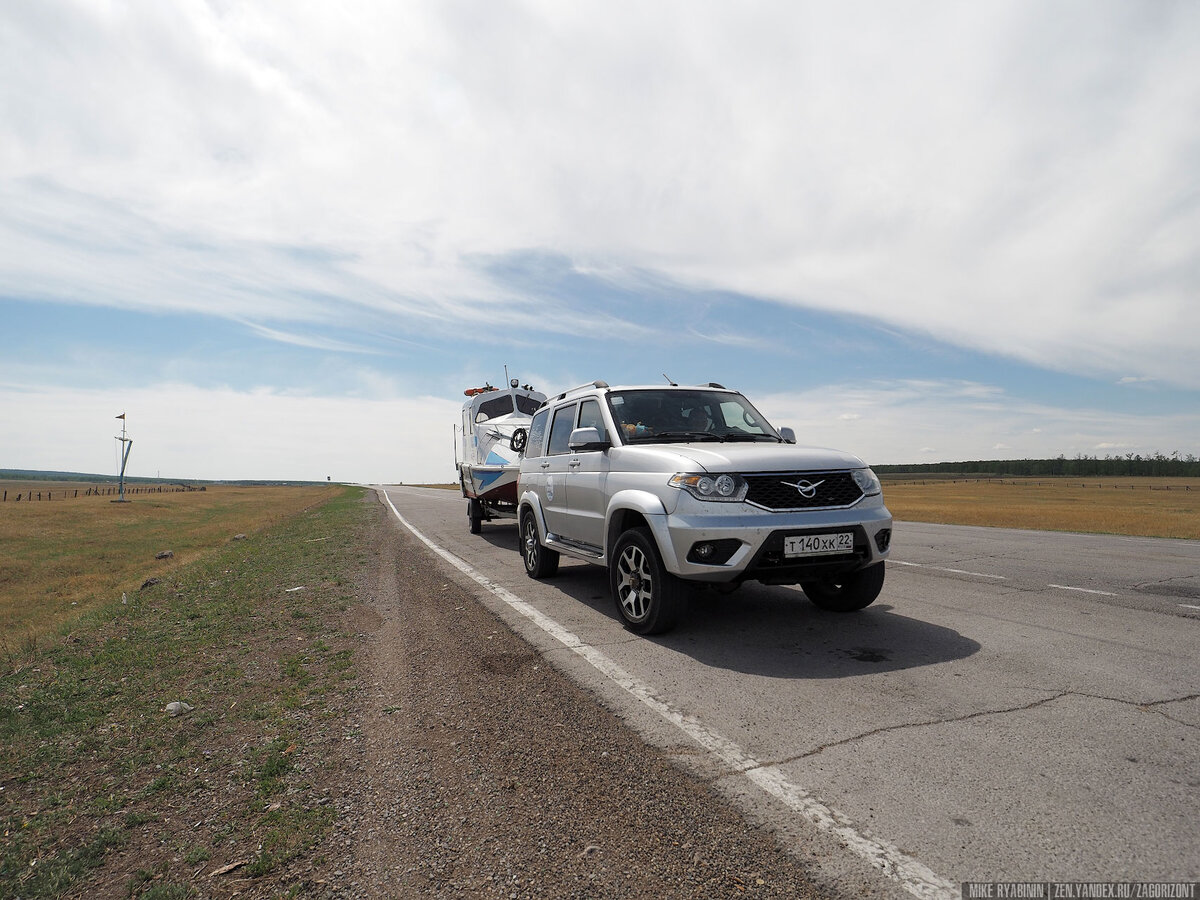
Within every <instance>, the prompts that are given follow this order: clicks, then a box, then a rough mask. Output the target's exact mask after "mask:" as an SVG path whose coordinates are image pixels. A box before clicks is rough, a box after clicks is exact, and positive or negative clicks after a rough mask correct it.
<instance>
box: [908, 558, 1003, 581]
mask: <svg viewBox="0 0 1200 900" xmlns="http://www.w3.org/2000/svg"><path fill="white" fill-rule="evenodd" d="M888 562H890V563H891V564H892V565H895V566H911V567H912V568H914V569H933V570H934V571H935V572H953V573H954V574H955V575H974V576H975V577H976V578H994V579H996V580H997V581H1008V576H1007V575H988V574H987V573H986V572H968V571H967V570H966V569H947V568H944V567H942V566H926V565H922V564H921V563H914V562H904V561H903V560H899V559H889V560H888Z"/></svg>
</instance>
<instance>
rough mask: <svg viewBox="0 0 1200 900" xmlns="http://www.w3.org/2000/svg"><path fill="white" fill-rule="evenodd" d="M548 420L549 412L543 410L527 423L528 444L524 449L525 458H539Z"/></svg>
mask: <svg viewBox="0 0 1200 900" xmlns="http://www.w3.org/2000/svg"><path fill="white" fill-rule="evenodd" d="M549 420H550V410H548V409H544V410H542V411H541V412H540V413H538V414H537V415H536V416H534V417H533V421H532V422H530V423H529V443H528V445H527V446H526V447H525V455H526V456H541V455H542V443H543V442H544V441H545V440H546V423H547V422H548V421H549Z"/></svg>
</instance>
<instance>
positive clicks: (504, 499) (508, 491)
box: [462, 465, 520, 503]
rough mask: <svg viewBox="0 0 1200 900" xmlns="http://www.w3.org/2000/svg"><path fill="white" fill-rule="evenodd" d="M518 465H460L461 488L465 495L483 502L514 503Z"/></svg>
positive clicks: (515, 499)
mask: <svg viewBox="0 0 1200 900" xmlns="http://www.w3.org/2000/svg"><path fill="white" fill-rule="evenodd" d="M518 472H520V466H516V465H511V466H471V465H464V466H463V467H462V489H463V493H464V494H465V495H466V496H467V497H471V498H474V499H476V500H483V501H485V502H489V503H490V502H500V503H516V502H517V474H518Z"/></svg>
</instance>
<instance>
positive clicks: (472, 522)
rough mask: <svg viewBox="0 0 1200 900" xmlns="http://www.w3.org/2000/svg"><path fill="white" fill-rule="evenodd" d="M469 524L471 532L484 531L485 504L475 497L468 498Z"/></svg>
mask: <svg viewBox="0 0 1200 900" xmlns="http://www.w3.org/2000/svg"><path fill="white" fill-rule="evenodd" d="M467 524H468V525H469V526H470V529H471V534H479V532H481V531H483V506H482V504H481V503H480V502H479V501H478V500H476V499H475V498H474V497H471V498H470V499H469V500H467Z"/></svg>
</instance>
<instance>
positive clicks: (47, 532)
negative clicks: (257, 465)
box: [0, 481, 341, 649]
mask: <svg viewBox="0 0 1200 900" xmlns="http://www.w3.org/2000/svg"><path fill="white" fill-rule="evenodd" d="M88 487H96V486H95V485H87V484H79V485H76V484H67V483H51V482H16V481H3V482H0V490H7V491H8V492H9V499H8V501H7V502H2V503H0V649H2V647H3V646H5V645H6V646H7V647H8V648H9V649H12V648H13V647H14V645H16V644H21V643H26V642H29V641H31V640H32V641H36V640H37V638H38V637H39V636H41V635H44V634H47V633H48V632H50V631H52V630H54V629H56V628H58V627H59V626H60V625H61V624H63V623H64V622H67V621H69V620H71V619H73V618H74V617H76V616H77V615H79V614H80V613H82V612H85V611H87V610H88V609H90V608H92V607H94V606H97V605H99V604H101V603H104V602H111V601H112V600H113V599H116V598H120V596H121V593H122V591H125V592H130V593H132V592H133V591H136V590H137V589H138V588H139V587H140V586H141V585H142V584H143V582H145V581H146V580H147V579H148V578H151V577H160V578H161V577H163V576H165V575H167V574H169V573H170V572H171V571H173V570H174V569H175V568H178V567H179V566H182V565H184V564H186V563H188V562H190V561H192V560H194V559H197V558H199V557H200V556H202V555H204V554H206V553H209V552H211V551H212V550H214V549H215V548H217V547H219V546H222V545H224V544H227V543H228V542H229V541H230V540H231V539H232V538H233V536H234V535H235V534H239V533H244V534H249V533H252V532H255V531H258V530H260V529H262V528H264V527H266V526H268V525H270V524H272V523H274V522H278V521H281V520H283V519H286V518H288V517H290V516H293V515H295V514H296V513H297V512H299V511H301V510H303V509H305V508H306V507H309V506H313V505H316V504H318V503H321V502H323V501H325V500H327V499H329V498H330V497H332V496H335V495H336V494H338V493H339V492H340V490H341V489H340V488H339V487H337V486H329V487H236V486H221V485H218V486H210V487H208V488H207V489H206V490H204V491H191V492H180V493H163V494H158V493H154V494H136V495H129V496H131V500H130V502H128V503H113V502H111V498H109V497H106V496H99V497H97V496H90V497H88V496H84V492H85V491H86V489H87V488H88ZM76 489H78V491H79V497H78V498H75V497H74V496H73V494H74V491H75V490H76ZM29 490H33V491H34V493H35V495H36V493H37V492H38V491H45V492H53V493H52V496H53V498H54V499H51V500H49V501H46V500H43V501H41V502H39V501H37V500H32V501H27V500H21V501H19V502H16V501H14V500H13V497H14V496H15V495H16V494H17V493H18V492H26V491H29ZM64 493H69V494H71V495H72V496H71V497H70V498H69V499H63V495H64ZM167 550H170V551H171V552H172V553H173V554H174V556H173V557H172V558H170V559H163V560H159V559H155V555H156V554H157V553H159V552H162V551H167Z"/></svg>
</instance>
